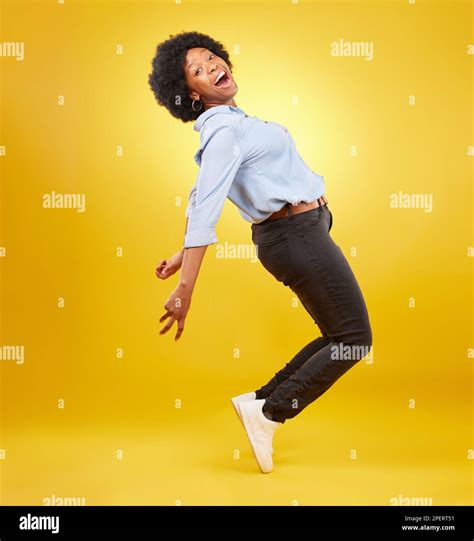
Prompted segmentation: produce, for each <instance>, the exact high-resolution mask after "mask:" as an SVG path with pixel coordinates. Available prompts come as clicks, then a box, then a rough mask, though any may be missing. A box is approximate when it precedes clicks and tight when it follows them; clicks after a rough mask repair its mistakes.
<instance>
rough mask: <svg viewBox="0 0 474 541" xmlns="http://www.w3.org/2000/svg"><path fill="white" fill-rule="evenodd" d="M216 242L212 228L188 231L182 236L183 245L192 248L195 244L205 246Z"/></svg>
mask: <svg viewBox="0 0 474 541" xmlns="http://www.w3.org/2000/svg"><path fill="white" fill-rule="evenodd" d="M215 242H217V236H216V232H215V231H214V229H199V230H198V231H190V232H189V233H187V234H186V235H185V236H184V247H185V248H193V247H195V246H207V245H209V244H214V243H215Z"/></svg>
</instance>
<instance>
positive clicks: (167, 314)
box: [160, 310, 172, 323]
mask: <svg viewBox="0 0 474 541" xmlns="http://www.w3.org/2000/svg"><path fill="white" fill-rule="evenodd" d="M171 313H172V312H171V311H170V310H166V312H165V313H164V314H163V315H162V316H161V317H160V323H161V322H163V321H164V320H165V319H166V318H167V317H169V316H170V315H171Z"/></svg>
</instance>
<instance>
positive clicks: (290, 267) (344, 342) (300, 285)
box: [252, 205, 372, 423]
mask: <svg viewBox="0 0 474 541" xmlns="http://www.w3.org/2000/svg"><path fill="white" fill-rule="evenodd" d="M332 221H333V217H332V213H331V211H330V210H329V207H328V206H327V205H324V206H322V207H318V208H314V209H311V210H308V211H306V212H302V213H299V214H292V213H291V206H290V207H289V211H288V216H287V217H284V218H280V219H277V220H272V221H265V222H262V223H260V224H252V241H253V243H254V244H255V245H256V250H257V257H258V259H259V260H260V262H261V263H262V265H263V266H264V267H265V268H266V269H267V270H268V271H269V272H270V273H271V274H272V275H273V276H274V277H275V278H276V279H277V280H278V281H279V282H282V283H283V284H284V285H285V286H287V287H289V288H290V289H291V290H292V291H294V292H295V293H296V295H297V296H298V298H299V299H300V301H301V303H302V305H303V306H304V308H305V309H306V311H307V312H308V313H309V314H310V315H311V317H312V318H313V320H314V322H315V323H316V324H317V326H318V328H319V330H320V331H321V334H322V336H320V337H318V338H316V339H314V340H313V341H312V342H310V343H309V344H307V345H306V346H305V347H304V348H303V349H302V350H301V351H299V352H298V353H297V354H296V355H295V356H294V357H293V359H292V360H291V361H290V362H288V363H287V364H286V366H284V367H283V368H282V369H281V370H280V371H279V372H277V373H276V374H275V376H274V377H273V378H272V379H271V380H270V381H269V382H268V383H267V384H266V385H264V386H263V387H261V388H260V389H258V390H257V391H255V392H256V394H257V399H262V398H265V404H264V407H263V410H264V411H265V412H266V413H268V414H270V415H271V418H272V419H273V420H274V421H279V422H281V423H284V422H285V420H286V419H290V418H292V417H295V416H296V415H298V414H299V413H300V412H301V411H302V410H303V409H304V408H305V407H306V406H308V404H310V403H311V402H313V401H314V400H316V399H317V398H318V397H319V396H321V395H322V394H323V393H324V392H325V391H327V390H328V389H329V387H331V386H332V385H333V384H334V383H335V382H336V380H337V379H339V378H340V377H341V376H342V375H343V374H344V373H345V372H347V370H349V368H351V367H352V366H354V365H355V364H356V363H357V362H358V361H360V360H361V359H362V358H363V357H365V356H366V355H367V354H368V353H370V350H371V347H372V330H371V327H370V323H369V316H368V313H367V308H366V305H365V301H364V297H363V295H362V292H361V290H360V287H359V285H358V283H357V280H356V278H355V276H354V274H353V272H352V270H351V268H350V266H349V263H348V262H347V260H346V258H345V256H344V254H343V253H342V250H341V249H340V248H339V246H338V245H337V244H336V243H335V242H334V241H333V239H332V237H331V236H330V234H329V231H330V230H331V227H332Z"/></svg>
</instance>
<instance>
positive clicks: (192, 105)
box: [191, 100, 203, 112]
mask: <svg viewBox="0 0 474 541" xmlns="http://www.w3.org/2000/svg"><path fill="white" fill-rule="evenodd" d="M195 101H199V102H200V103H201V107H199V109H195V108H194V102H195ZM202 106H203V103H202V101H201V100H193V103H192V104H191V109H192V110H193V111H196V112H198V111H200V110H201V109H202Z"/></svg>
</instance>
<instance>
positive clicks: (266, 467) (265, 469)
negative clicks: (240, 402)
mask: <svg viewBox="0 0 474 541" xmlns="http://www.w3.org/2000/svg"><path fill="white" fill-rule="evenodd" d="M239 410H240V408H239ZM240 415H241V418H242V424H243V425H244V428H245V433H246V434H247V438H248V440H249V442H250V446H251V447H252V451H253V454H254V456H255V460H256V461H257V464H258V466H259V468H260V470H261V472H262V473H270V472H271V471H272V470H273V465H272V464H271V463H270V464H269V463H267V462H266V461H265V460H264V459H263V457H262V456H261V454H260V451H259V449H258V445H257V444H256V443H255V442H254V438H253V432H252V430H251V428H250V423H249V420H248V417H247V415H246V413H245V411H244V412H242V410H240Z"/></svg>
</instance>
